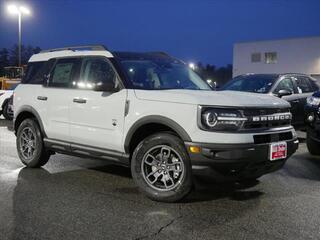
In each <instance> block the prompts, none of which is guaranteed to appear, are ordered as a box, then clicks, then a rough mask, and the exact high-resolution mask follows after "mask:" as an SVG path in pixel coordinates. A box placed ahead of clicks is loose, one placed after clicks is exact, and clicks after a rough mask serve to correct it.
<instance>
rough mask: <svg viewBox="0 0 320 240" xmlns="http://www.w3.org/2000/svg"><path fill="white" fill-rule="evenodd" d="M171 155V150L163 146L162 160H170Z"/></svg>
mask: <svg viewBox="0 0 320 240" xmlns="http://www.w3.org/2000/svg"><path fill="white" fill-rule="evenodd" d="M170 155H171V149H170V148H168V147H166V146H163V147H162V148H161V157H162V158H163V159H162V160H167V159H169V157H170Z"/></svg>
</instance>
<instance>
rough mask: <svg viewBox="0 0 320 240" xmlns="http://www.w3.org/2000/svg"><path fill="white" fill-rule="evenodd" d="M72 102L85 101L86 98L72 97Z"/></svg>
mask: <svg viewBox="0 0 320 240" xmlns="http://www.w3.org/2000/svg"><path fill="white" fill-rule="evenodd" d="M73 102H74V103H86V102H87V100H86V99H84V98H74V99H73Z"/></svg>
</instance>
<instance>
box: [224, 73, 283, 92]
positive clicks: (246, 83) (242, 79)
mask: <svg viewBox="0 0 320 240" xmlns="http://www.w3.org/2000/svg"><path fill="white" fill-rule="evenodd" d="M276 79H277V76H276V75H247V76H239V77H235V78H234V79H232V80H231V81H230V82H228V83H226V84H225V85H224V86H223V87H222V88H221V90H232V91H242V92H255V93H268V92H269V91H270V89H271V87H272V85H273V84H274V82H275V81H276Z"/></svg>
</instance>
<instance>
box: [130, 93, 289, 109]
mask: <svg viewBox="0 0 320 240" xmlns="http://www.w3.org/2000/svg"><path fill="white" fill-rule="evenodd" d="M135 94H136V96H137V98H138V99H141V100H150V101H161V102H175V103H182V104H194V105H210V106H226V107H281V108H282V107H290V104H289V103H288V102H287V101H285V100H282V99H280V98H277V97H274V96H271V95H268V94H260V93H248V92H238V91H202V90H185V89H181V90H180V89H177V90H135Z"/></svg>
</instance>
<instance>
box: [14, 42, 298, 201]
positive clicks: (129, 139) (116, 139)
mask: <svg viewBox="0 0 320 240" xmlns="http://www.w3.org/2000/svg"><path fill="white" fill-rule="evenodd" d="M289 108H290V106H289V104H288V103H287V102H286V101H284V100H281V99H279V98H276V97H272V96H264V95H261V94H254V93H241V92H233V91H225V92H215V91H212V90H211V89H210V87H209V86H208V85H207V83H206V82H205V81H203V80H202V79H201V78H200V77H199V76H198V75H197V74H196V73H195V72H193V71H192V70H191V69H190V68H189V67H188V66H187V65H186V64H184V63H183V62H182V61H180V60H178V59H176V58H173V57H170V56H169V55H167V54H165V53H156V52H155V53H128V52H110V51H108V50H107V49H105V48H104V47H102V46H83V47H71V48H65V49H53V50H47V51H43V52H41V53H39V54H35V55H33V56H32V57H31V59H30V60H29V63H28V67H27V71H26V75H25V77H24V79H23V81H22V84H21V85H19V86H18V88H17V89H16V91H15V96H14V111H15V112H14V129H15V133H16V136H17V150H18V154H19V157H20V159H21V161H22V162H23V163H24V164H25V165H26V166H27V167H40V166H43V165H44V164H46V163H47V161H48V159H49V158H50V155H52V154H54V153H63V154H69V155H75V156H80V157H90V158H99V159H106V160H111V161H114V162H115V163H118V164H123V165H125V166H128V167H131V172H132V176H133V179H134V181H135V182H136V184H137V185H138V186H139V188H140V190H141V191H142V192H143V193H145V194H146V195H147V196H148V197H150V198H151V199H153V200H157V201H165V202H174V201H178V200H180V199H182V198H183V197H185V196H186V195H187V194H188V193H189V192H190V190H191V188H192V173H193V171H201V172H205V173H206V174H211V175H212V176H215V177H216V178H217V179H223V180H231V181H239V180H243V179H255V178H258V177H260V176H261V175H263V174H266V173H269V172H272V171H275V170H278V169H280V168H281V167H282V166H283V165H284V163H285V161H286V160H287V158H288V157H290V156H291V155H292V154H293V153H294V152H295V151H296V149H297V147H298V140H297V136H296V133H295V131H294V129H293V128H292V126H291V125H290V121H291V117H292V116H291V113H290V111H289Z"/></svg>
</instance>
